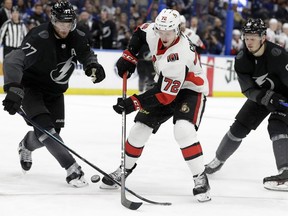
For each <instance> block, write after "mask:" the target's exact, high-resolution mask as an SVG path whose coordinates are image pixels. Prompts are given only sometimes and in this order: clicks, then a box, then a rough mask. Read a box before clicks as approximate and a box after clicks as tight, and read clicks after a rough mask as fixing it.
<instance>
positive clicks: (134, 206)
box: [121, 72, 143, 210]
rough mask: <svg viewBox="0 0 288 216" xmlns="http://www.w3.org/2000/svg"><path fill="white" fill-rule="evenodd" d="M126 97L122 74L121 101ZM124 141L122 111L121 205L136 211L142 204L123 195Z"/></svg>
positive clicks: (124, 131) (124, 127)
mask: <svg viewBox="0 0 288 216" xmlns="http://www.w3.org/2000/svg"><path fill="white" fill-rule="evenodd" d="M126 96H127V72H125V73H124V74H123V86H122V99H123V100H125V99H126ZM125 141H126V112H125V110H123V111H122V136H121V185H122V187H121V203H122V205H124V206H125V207H126V208H129V209H134V210H135V209H138V208H139V207H140V206H141V205H142V204H143V203H141V202H133V201H130V200H128V199H127V197H126V194H125V180H126V179H125Z"/></svg>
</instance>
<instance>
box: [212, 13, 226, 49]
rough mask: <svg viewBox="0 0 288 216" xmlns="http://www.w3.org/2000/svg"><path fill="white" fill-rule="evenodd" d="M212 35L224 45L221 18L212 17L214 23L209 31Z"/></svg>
mask: <svg viewBox="0 0 288 216" xmlns="http://www.w3.org/2000/svg"><path fill="white" fill-rule="evenodd" d="M211 33H212V34H213V35H215V37H216V38H217V40H218V41H219V42H220V43H222V44H223V45H224V41H225V30H224V28H223V26H222V21H221V19H219V18H217V17H215V19H214V25H213V29H212V32H211Z"/></svg>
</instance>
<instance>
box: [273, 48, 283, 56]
mask: <svg viewBox="0 0 288 216" xmlns="http://www.w3.org/2000/svg"><path fill="white" fill-rule="evenodd" d="M281 53H282V50H281V49H279V48H278V47H273V48H272V49H271V55H272V56H280V55H281Z"/></svg>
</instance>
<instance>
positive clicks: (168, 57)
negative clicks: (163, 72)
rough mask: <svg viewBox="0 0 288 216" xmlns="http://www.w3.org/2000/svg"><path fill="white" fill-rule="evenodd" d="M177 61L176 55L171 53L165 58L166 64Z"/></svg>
mask: <svg viewBox="0 0 288 216" xmlns="http://www.w3.org/2000/svg"><path fill="white" fill-rule="evenodd" d="M177 60H179V56H178V53H171V54H170V55H168V56H167V61H168V62H173V61H177Z"/></svg>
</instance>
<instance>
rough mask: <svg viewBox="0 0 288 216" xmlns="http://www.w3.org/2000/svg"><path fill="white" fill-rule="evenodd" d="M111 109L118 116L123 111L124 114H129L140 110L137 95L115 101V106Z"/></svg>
mask: <svg viewBox="0 0 288 216" xmlns="http://www.w3.org/2000/svg"><path fill="white" fill-rule="evenodd" d="M113 109H114V110H115V112H117V113H118V114H122V112H123V111H124V110H125V113H126V114H129V113H131V112H133V111H135V110H140V109H142V107H141V103H140V101H139V100H138V98H137V95H135V94H134V95H133V96H131V97H129V98H127V99H125V100H123V98H118V99H117V104H116V105H114V106H113Z"/></svg>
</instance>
